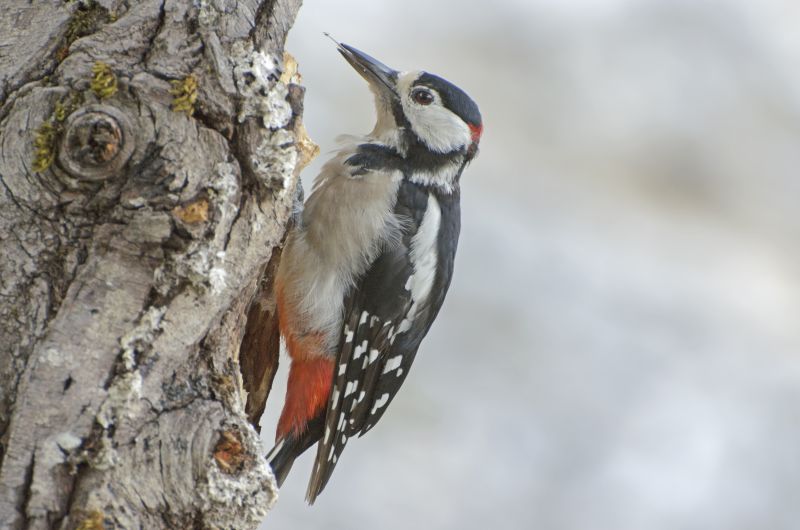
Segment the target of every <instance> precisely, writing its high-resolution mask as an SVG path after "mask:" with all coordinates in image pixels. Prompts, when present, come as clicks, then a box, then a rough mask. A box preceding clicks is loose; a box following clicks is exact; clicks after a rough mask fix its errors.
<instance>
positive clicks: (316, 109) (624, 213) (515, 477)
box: [262, 0, 800, 530]
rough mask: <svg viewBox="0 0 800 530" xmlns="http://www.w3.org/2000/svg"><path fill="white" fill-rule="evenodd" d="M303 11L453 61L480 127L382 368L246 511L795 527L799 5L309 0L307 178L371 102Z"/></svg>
mask: <svg viewBox="0 0 800 530" xmlns="http://www.w3.org/2000/svg"><path fill="white" fill-rule="evenodd" d="M323 31H327V32H330V33H331V34H332V35H334V36H335V37H336V38H338V39H340V40H342V41H343V42H346V43H348V44H352V45H354V46H356V47H357V48H360V49H362V50H364V51H366V52H367V53H369V54H371V55H374V56H375V57H377V58H378V59H380V60H382V61H384V62H385V63H387V64H389V65H390V66H393V67H395V68H398V69H404V70H411V69H427V70H429V71H431V72H433V73H436V74H439V75H442V76H443V77H446V78H447V79H449V80H451V81H453V82H455V83H456V84H458V85H459V86H461V87H462V88H464V89H465V90H466V91H467V92H469V93H470V94H471V95H472V96H473V97H474V99H475V100H476V101H477V102H478V103H479V105H480V107H481V110H482V113H483V117H484V123H485V132H484V137H483V141H482V144H481V154H480V156H479V157H478V159H477V160H476V161H475V162H474V163H473V165H472V166H471V167H470V168H468V170H467V172H466V173H465V175H464V178H463V180H462V189H463V195H462V196H463V199H462V200H463V212H464V218H463V229H462V237H461V246H460V249H459V255H458V259H457V263H456V274H455V279H454V281H453V285H452V289H451V291H450V295H449V298H448V300H447V302H446V303H445V306H444V308H443V310H442V313H441V315H440V317H439V319H438V321H437V322H436V324H435V325H434V327H433V329H432V331H431V333H430V335H429V336H428V338H427V340H426V341H425V342H423V345H422V348H421V350H420V354H419V356H418V357H417V361H416V363H415V365H414V368H413V369H412V371H411V375H410V376H409V378H408V379H407V381H406V383H405V386H404V388H403V389H402V391H401V392H400V394H399V396H398V398H397V399H396V400H395V401H394V402H393V404H392V406H391V408H390V410H389V412H388V413H387V414H386V415H385V416H384V418H383V420H382V421H381V423H380V424H379V425H378V427H377V428H375V429H374V430H373V431H371V432H370V433H369V435H368V436H366V437H364V438H361V439H356V440H353V441H351V443H350V444H349V445H348V448H347V450H346V451H345V453H344V455H343V457H342V459H341V460H340V463H339V465H338V467H337V469H336V472H335V473H334V475H333V478H332V480H331V482H330V483H329V485H328V488H327V489H326V491H325V492H324V493H323V495H322V496H321V497H320V498H319V500H318V501H317V503H316V505H315V506H313V507H312V508H308V507H306V506H305V505H304V503H303V496H304V492H305V487H306V483H307V480H308V476H309V474H310V468H311V460H312V457H313V454H312V453H313V451H309V452H308V453H307V454H306V456H305V457H304V458H303V459H302V460H300V461H299V462H298V463H297V464H296V465H295V468H294V469H293V470H292V474H291V475H290V477H289V479H288V480H287V483H286V484H285V487H284V488H283V490H282V491H281V496H280V500H279V502H278V504H277V506H276V508H275V509H274V510H273V511H272V513H271V514H270V515H269V517H268V519H267V521H266V524H265V525H264V528H269V529H292V530H295V529H334V530H335V529H387V530H393V529H398V530H399V529H410V528H414V529H423V530H427V529H432V530H438V529H442V530H443V529H465V530H470V529H476V530H478V529H480V530H483V529H487V528H493V529H544V530H562V529H564V530H604V529H609V530H661V529H663V530H676V529H681V530H683V529H697V530H701V529H702V530H717V529H718V530H738V529H741V530H752V529H758V530H761V529H768V530H783V529H798V528H800V245H799V244H798V243H800V204H799V202H800V3H798V2H797V0H784V1H781V0H770V1H765V0H761V1H758V2H755V1H749V0H742V1H722V0H717V1H702V0H638V1H636V0H570V1H565V0H505V1H498V2H476V1H472V2H469V1H457V0H449V1H432V0H405V1H402V2H385V3H382V2H369V1H362V2H357V1H354V0H347V1H336V2H329V1H322V0H316V1H315V0H307V1H306V2H305V5H304V6H303V8H302V9H301V11H300V16H299V18H298V20H297V24H296V25H295V28H294V29H293V30H292V32H291V33H290V38H289V43H288V48H287V49H288V50H290V51H291V52H292V53H293V54H295V55H296V57H297V59H298V61H299V63H300V68H301V72H302V74H303V75H304V77H305V84H306V86H307V87H308V92H307V96H306V114H305V121H306V124H307V127H308V130H309V132H310V135H311V137H312V138H313V139H314V140H315V141H317V142H318V143H319V144H320V145H321V147H322V152H323V155H322V156H321V157H320V159H318V160H317V162H315V164H314V165H313V166H312V167H310V168H309V169H307V170H306V172H305V177H304V181H305V184H306V189H308V186H309V185H310V182H311V180H312V178H313V176H314V175H315V174H316V171H317V170H318V169H319V166H320V164H321V163H322V161H323V160H324V159H325V158H327V156H328V154H327V153H328V152H329V151H330V150H332V149H334V147H335V144H334V141H333V139H334V137H335V136H337V135H338V134H341V133H358V132H366V131H368V130H369V129H371V127H372V120H373V114H372V112H373V111H372V101H371V97H370V95H369V92H368V90H367V87H366V84H365V82H364V81H363V80H362V79H361V78H360V77H359V76H358V75H357V74H356V73H355V72H354V71H353V70H352V69H351V68H350V67H349V66H348V65H347V63H346V62H345V61H344V60H343V59H342V58H341V57H340V56H339V54H338V53H337V52H336V50H335V48H334V46H333V44H332V43H331V42H330V41H328V40H327V39H325V38H324V37H323V35H322V32H323ZM285 364H286V363H285V362H284V365H283V366H282V368H283V369H284V370H285ZM284 378H285V373H281V374H279V375H278V381H277V383H276V387H275V389H274V392H273V394H272V397H271V400H270V402H269V404H268V411H267V414H266V415H265V417H264V418H263V420H262V425H263V426H264V439H265V442H264V443H265V445H266V446H270V445H271V441H272V433H273V432H274V425H275V423H276V418H277V415H278V413H279V409H280V405H281V402H282V400H283V392H284V388H285V387H284V381H283V379H284Z"/></svg>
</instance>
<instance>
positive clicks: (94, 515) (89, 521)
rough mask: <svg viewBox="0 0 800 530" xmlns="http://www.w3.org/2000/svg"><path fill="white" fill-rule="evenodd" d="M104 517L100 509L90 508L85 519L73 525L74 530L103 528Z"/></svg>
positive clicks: (101, 529)
mask: <svg viewBox="0 0 800 530" xmlns="http://www.w3.org/2000/svg"><path fill="white" fill-rule="evenodd" d="M104 519H105V518H104V517H103V512H101V511H100V510H92V511H91V512H89V514H88V515H87V516H86V519H84V520H83V521H81V523H80V524H79V525H78V526H76V527H75V530H103V529H104V528H105V520H104Z"/></svg>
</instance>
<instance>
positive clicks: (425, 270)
mask: <svg viewBox="0 0 800 530" xmlns="http://www.w3.org/2000/svg"><path fill="white" fill-rule="evenodd" d="M441 222H442V209H441V207H439V201H438V200H437V199H436V197H434V196H433V195H428V206H427V208H426V209H425V216H424V217H423V218H422V223H420V225H419V230H418V231H417V233H416V234H415V235H414V238H413V239H412V240H411V263H412V264H413V265H414V274H413V275H412V276H411V277H410V278H409V279H410V282H409V283H410V285H409V287H410V289H409V290H410V291H411V298H412V300H413V302H414V304H415V305H418V304H421V303H423V302H424V301H425V300H426V299H427V298H428V295H429V294H430V292H431V288H432V287H433V280H434V278H435V277H436V263H437V261H438V258H439V256H438V253H437V251H436V241H437V239H438V238H439V226H440V225H441Z"/></svg>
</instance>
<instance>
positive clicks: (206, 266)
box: [0, 0, 314, 529]
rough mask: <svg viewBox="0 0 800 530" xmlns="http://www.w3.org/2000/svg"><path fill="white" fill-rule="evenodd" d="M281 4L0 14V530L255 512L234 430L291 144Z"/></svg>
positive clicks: (47, 8)
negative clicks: (250, 316)
mask: <svg viewBox="0 0 800 530" xmlns="http://www.w3.org/2000/svg"><path fill="white" fill-rule="evenodd" d="M299 7H300V0H261V1H259V0H243V1H238V2H225V1H222V0H199V1H197V0H142V1H138V2H126V1H124V0H99V1H96V2H94V1H91V0H88V1H84V2H61V1H55V0H52V1H50V2H34V3H31V2H29V1H28V0H9V1H6V2H4V5H3V15H2V17H0V528H4V529H5V528H9V529H16V528H80V529H95V528H98V529H99V528H195V527H197V528H236V529H240V528H253V527H255V526H257V524H258V523H259V522H260V521H261V520H262V519H263V518H264V516H265V515H266V513H267V511H268V510H269V508H270V507H271V505H272V504H273V503H274V502H275V499H276V493H277V488H276V486H275V482H274V478H273V477H272V474H271V471H270V470H269V467H268V466H267V464H266V462H265V460H264V458H263V456H262V454H261V453H262V451H261V447H260V444H259V439H258V436H257V434H256V432H255V430H254V428H253V427H252V425H251V422H252V423H257V422H258V416H260V411H262V410H263V402H264V401H265V400H266V397H267V394H268V392H269V386H270V385H271V374H272V373H274V364H275V363H276V362H277V359H276V358H275V359H273V358H272V357H265V355H266V349H267V347H266V346H265V345H266V344H269V345H270V347H271V348H273V349H274V347H275V344H276V341H277V338H276V337H277V336H276V333H277V330H276V328H275V326H274V322H271V319H273V317H274V310H270V307H271V306H270V296H271V281H270V274H271V273H270V271H271V267H269V266H268V264H270V263H272V264H273V267H274V263H276V260H277V250H278V249H279V246H280V243H281V241H282V238H283V235H284V232H285V227H286V224H287V222H288V220H289V217H290V214H291V212H292V205H293V201H294V200H295V190H296V188H297V181H298V173H299V170H300V168H301V167H302V165H303V164H304V163H305V162H306V161H307V160H308V159H309V158H310V156H311V155H312V153H313V150H314V149H313V148H314V146H313V144H310V143H309V142H308V141H307V139H306V138H305V136H304V132H303V129H302V124H301V118H300V114H301V113H302V95H303V91H302V88H300V87H299V86H298V85H297V81H298V77H297V76H296V73H295V69H294V65H293V61H289V62H288V63H286V62H284V52H283V45H284V40H285V36H286V33H287V31H288V29H289V28H290V27H291V25H292V23H293V21H294V17H295V15H296V13H297V10H298V9H299ZM271 258H272V261H271ZM256 294H258V296H257V297H256ZM254 297H256V298H257V304H254V305H253V308H251V307H250V306H251V301H252V300H253V299H254ZM254 308H256V309H254ZM248 313H250V314H251V315H253V316H254V317H258V318H259V319H260V320H259V322H263V327H262V326H260V325H258V324H259V323H258V322H256V321H255V320H253V321H251V322H250V324H249V325H247V315H248ZM264 320H265V321H264ZM246 327H247V328H248V329H249V331H248V337H250V338H249V339H248V340H246V341H245V342H246V343H247V344H249V345H250V346H249V347H247V348H243V349H242V356H244V358H243V359H241V364H242V365H243V366H246V367H247V370H246V377H245V378H244V380H243V378H242V373H241V372H240V368H239V366H240V344H242V339H243V336H244V334H245V328H246ZM270 341H271V342H270ZM271 353H272V354H273V357H274V352H271ZM247 390H250V391H251V392H252V394H253V395H252V397H251V398H250V401H249V402H248V396H247ZM246 411H247V412H246ZM248 415H249V417H250V421H248Z"/></svg>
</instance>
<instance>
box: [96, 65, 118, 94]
mask: <svg viewBox="0 0 800 530" xmlns="http://www.w3.org/2000/svg"><path fill="white" fill-rule="evenodd" d="M92 74H93V75H92V82H91V84H90V86H91V89H92V91H93V92H94V93H95V95H97V97H99V98H100V99H106V98H110V97H111V96H113V95H114V94H116V93H117V76H116V75H114V72H113V70H111V67H110V66H109V65H107V64H106V63H104V62H102V61H97V62H96V63H94V66H92Z"/></svg>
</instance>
